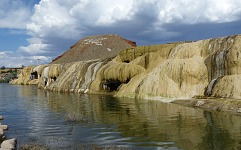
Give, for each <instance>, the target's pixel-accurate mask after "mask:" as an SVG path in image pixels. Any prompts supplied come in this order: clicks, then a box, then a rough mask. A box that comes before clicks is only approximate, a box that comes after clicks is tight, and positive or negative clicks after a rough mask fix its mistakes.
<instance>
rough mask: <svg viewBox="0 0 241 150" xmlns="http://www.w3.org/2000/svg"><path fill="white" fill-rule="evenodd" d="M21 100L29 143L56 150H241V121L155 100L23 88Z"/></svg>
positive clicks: (20, 89) (19, 91)
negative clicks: (117, 148)
mask: <svg viewBox="0 0 241 150" xmlns="http://www.w3.org/2000/svg"><path fill="white" fill-rule="evenodd" d="M18 97H21V98H22V100H21V103H22V106H20V107H23V108H24V109H26V114H27V115H28V116H24V117H23V116H22V118H28V119H29V121H28V123H27V124H26V125H28V127H29V129H22V130H29V134H27V133H26V134H27V135H28V138H29V137H32V138H33V137H34V138H36V140H37V141H41V142H43V143H47V145H51V146H52V147H56V146H60V145H62V147H64V148H70V147H72V146H73V145H76V144H80V143H84V142H95V143H99V144H117V145H122V146H131V147H132V148H138V149H141V148H143V149H147V148H150V149H157V148H158V147H159V148H167V149H168V148H169V149H187V150H188V149H190V150H194V149H225V150H226V149H241V145H240V141H241V132H240V131H241V118H240V116H234V115H229V114H225V113H216V112H206V111H202V110H199V109H193V108H187V107H183V106H178V105H175V104H167V103H162V102H159V101H152V100H139V99H118V98H114V97H112V96H106V95H78V94H61V93H55V92H46V91H44V90H39V89H36V87H29V86H28V87H25V86H22V87H18ZM73 115H74V116H75V117H78V119H77V120H76V121H74V122H73V120H71V119H70V120H68V118H67V119H66V116H73ZM18 123H21V121H19V122H18ZM16 128H18V129H21V126H20V127H19V126H16ZM25 132H26V131H25ZM10 133H11V130H10ZM11 134H14V133H11ZM15 134H16V133H15ZM29 135H32V136H29ZM36 135H37V136H36ZM40 137H44V138H40ZM19 138H20V141H21V138H22V139H24V137H21V136H19ZM25 138H26V137H25ZM25 140H26V141H27V140H29V139H25Z"/></svg>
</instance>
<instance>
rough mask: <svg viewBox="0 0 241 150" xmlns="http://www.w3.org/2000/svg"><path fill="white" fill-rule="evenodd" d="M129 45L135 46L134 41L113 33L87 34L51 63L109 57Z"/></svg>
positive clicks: (129, 46)
mask: <svg viewBox="0 0 241 150" xmlns="http://www.w3.org/2000/svg"><path fill="white" fill-rule="evenodd" d="M131 47H136V43H135V42H132V41H130V40H127V39H124V38H122V37H121V36H118V35H115V34H105V35H96V36H88V37H85V38H83V39H81V40H80V41H78V42H77V43H76V44H75V45H73V46H71V47H70V49H69V50H68V51H66V52H64V53H63V54H62V55H60V56H58V57H57V58H55V59H54V60H53V61H52V64H59V63H69V62H76V61H85V60H91V59H100V58H110V57H114V56H116V55H118V53H119V52H120V51H121V50H123V49H127V48H131Z"/></svg>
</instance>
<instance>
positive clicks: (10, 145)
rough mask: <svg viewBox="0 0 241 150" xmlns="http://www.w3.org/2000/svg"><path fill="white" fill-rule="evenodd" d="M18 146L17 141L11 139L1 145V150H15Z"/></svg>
mask: <svg viewBox="0 0 241 150" xmlns="http://www.w3.org/2000/svg"><path fill="white" fill-rule="evenodd" d="M16 145H17V140H16V139H15V138H13V139H9V140H5V141H3V142H2V144H1V148H0V150H1V149H4V150H14V149H16Z"/></svg>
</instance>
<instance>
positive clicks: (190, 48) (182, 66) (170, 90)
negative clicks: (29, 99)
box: [19, 35, 241, 98]
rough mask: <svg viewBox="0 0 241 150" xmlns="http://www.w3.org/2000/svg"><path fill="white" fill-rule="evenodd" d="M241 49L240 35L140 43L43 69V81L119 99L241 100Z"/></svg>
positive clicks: (48, 85) (54, 86)
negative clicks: (108, 55) (114, 54)
mask: <svg viewBox="0 0 241 150" xmlns="http://www.w3.org/2000/svg"><path fill="white" fill-rule="evenodd" d="M240 53H241V35H235V36H229V37H224V38H217V39H208V40H201V41H196V42H179V43H170V44H161V45H151V46H140V47H135V48H129V49H123V50H122V51H121V52H120V53H119V55H118V56H117V57H115V58H114V59H112V60H111V59H96V60H89V61H80V62H75V63H64V64H57V65H56V64H51V65H49V66H46V65H45V66H41V67H38V70H40V71H38V77H39V79H38V82H39V83H38V85H39V87H42V88H45V89H49V90H54V91H63V92H83V93H101V92H110V91H111V92H112V91H115V95H116V96H119V97H140V98H160V97H170V98H190V97H193V96H215V97H229V98H241V91H240V89H241V88H239V86H240V85H241V84H240V83H239V82H240V81H241V75H240V74H241V71H240V69H241V68H240V67H241V57H240V56H241V55H240ZM30 70H31V69H30V68H26V69H24V73H22V75H21V76H19V80H21V81H25V78H27V76H28V74H27V72H28V71H30ZM35 70H36V69H35ZM19 82H20V81H19Z"/></svg>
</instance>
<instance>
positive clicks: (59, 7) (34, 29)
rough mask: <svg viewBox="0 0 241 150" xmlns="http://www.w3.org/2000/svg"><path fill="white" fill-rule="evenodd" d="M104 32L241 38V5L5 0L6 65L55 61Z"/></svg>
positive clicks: (142, 37) (1, 19)
mask: <svg viewBox="0 0 241 150" xmlns="http://www.w3.org/2000/svg"><path fill="white" fill-rule="evenodd" d="M99 34H118V35H120V36H122V37H124V38H126V39H128V40H132V41H135V42H136V43H137V45H150V44H161V43H167V42H176V41H187V40H188V41H195V40H202V39H208V38H215V37H223V36H228V35H234V34H241V1H240V0H218V1H217V0H115V1H113V0H0V66H5V67H20V66H22V65H24V66H29V65H37V64H39V63H49V62H51V61H52V60H53V59H54V58H56V57H57V56H59V55H60V54H62V53H63V52H65V51H66V50H68V49H69V48H70V46H72V45H73V44H75V43H76V42H77V41H79V40H80V39H82V38H83V37H85V36H91V35H99Z"/></svg>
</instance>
